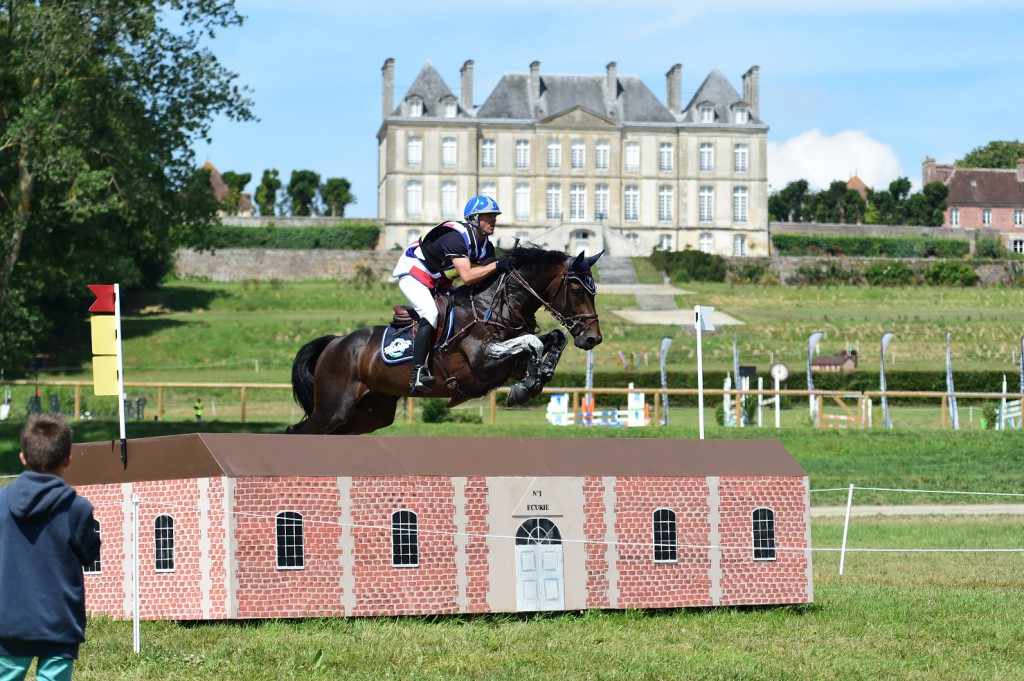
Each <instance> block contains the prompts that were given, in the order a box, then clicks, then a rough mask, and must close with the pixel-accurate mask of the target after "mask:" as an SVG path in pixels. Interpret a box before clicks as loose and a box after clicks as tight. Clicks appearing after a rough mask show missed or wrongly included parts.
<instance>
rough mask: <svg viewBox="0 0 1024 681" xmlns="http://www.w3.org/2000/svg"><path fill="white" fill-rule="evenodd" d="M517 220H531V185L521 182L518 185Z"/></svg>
mask: <svg viewBox="0 0 1024 681" xmlns="http://www.w3.org/2000/svg"><path fill="white" fill-rule="evenodd" d="M515 208H516V220H529V219H530V185H529V184H527V183H526V182H520V183H519V184H517V185H516V206H515Z"/></svg>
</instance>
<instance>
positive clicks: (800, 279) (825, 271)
mask: <svg viewBox="0 0 1024 681" xmlns="http://www.w3.org/2000/svg"><path fill="white" fill-rule="evenodd" d="M859 279H860V275H859V274H858V273H857V272H855V271H853V270H848V269H846V268H844V267H843V266H842V265H840V264H839V263H837V262H834V261H828V260H827V261H824V262H820V263H803V264H801V265H799V266H798V267H797V268H796V270H795V271H794V272H793V274H791V275H790V276H789V278H788V279H787V280H786V283H787V284H795V285H797V286H837V285H839V284H852V283H855V282H857V281H858V280H859Z"/></svg>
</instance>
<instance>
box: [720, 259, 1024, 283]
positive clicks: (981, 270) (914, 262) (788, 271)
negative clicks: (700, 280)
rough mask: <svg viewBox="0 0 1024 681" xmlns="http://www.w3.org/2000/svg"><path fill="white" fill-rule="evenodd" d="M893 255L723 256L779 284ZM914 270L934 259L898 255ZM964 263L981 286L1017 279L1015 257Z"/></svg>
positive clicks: (860, 267) (920, 270) (859, 269)
mask: <svg viewBox="0 0 1024 681" xmlns="http://www.w3.org/2000/svg"><path fill="white" fill-rule="evenodd" d="M896 259H897V258H841V257H835V256H816V257H806V256H799V257H798V256H792V257H773V258H726V260H727V261H728V263H729V266H730V268H734V267H738V266H742V265H746V264H752V265H760V266H762V267H766V268H767V269H769V270H771V271H772V272H774V273H775V274H776V275H778V277H779V281H781V282H782V283H785V282H787V281H788V280H789V279H790V277H792V276H793V274H794V273H795V272H796V270H797V268H799V267H801V266H804V265H817V266H819V267H824V266H825V265H827V264H832V265H838V266H839V267H841V268H843V269H844V270H846V271H855V272H863V271H864V268H866V267H867V266H868V265H870V264H871V263H873V262H878V261H879V260H896ZM899 261H900V262H902V263H903V264H905V265H906V266H907V267H909V268H910V269H911V270H913V271H914V272H917V273H919V274H921V273H923V272H924V270H925V269H927V268H928V267H929V266H930V265H933V264H935V263H936V262H938V260H937V259H936V258H899ZM965 262H968V263H969V264H970V265H971V267H972V268H973V269H974V271H975V272H977V273H978V277H979V283H980V284H981V285H982V286H993V285H1012V284H1014V283H1015V282H1016V281H1018V279H1019V278H1020V271H1021V262H1020V261H1017V260H999V261H985V262H971V261H965Z"/></svg>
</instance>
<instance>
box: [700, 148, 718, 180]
mask: <svg viewBox="0 0 1024 681" xmlns="http://www.w3.org/2000/svg"><path fill="white" fill-rule="evenodd" d="M714 170H715V145H714V143H713V142H701V143H700V171H701V172H702V173H711V172H714Z"/></svg>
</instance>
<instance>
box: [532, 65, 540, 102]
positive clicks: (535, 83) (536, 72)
mask: <svg viewBox="0 0 1024 681" xmlns="http://www.w3.org/2000/svg"><path fill="white" fill-rule="evenodd" d="M530 99H533V100H537V99H540V62H539V61H535V62H533V63H532V64H530Z"/></svg>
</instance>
